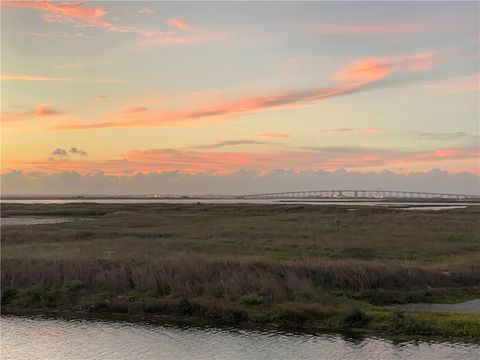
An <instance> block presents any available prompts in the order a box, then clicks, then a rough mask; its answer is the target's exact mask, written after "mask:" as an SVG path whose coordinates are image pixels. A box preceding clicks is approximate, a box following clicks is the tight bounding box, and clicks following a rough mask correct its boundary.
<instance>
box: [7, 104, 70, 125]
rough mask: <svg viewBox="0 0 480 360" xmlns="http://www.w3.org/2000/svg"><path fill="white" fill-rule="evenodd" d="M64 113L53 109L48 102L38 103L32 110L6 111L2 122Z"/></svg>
mask: <svg viewBox="0 0 480 360" xmlns="http://www.w3.org/2000/svg"><path fill="white" fill-rule="evenodd" d="M60 114H64V113H63V112H61V111H59V110H56V109H53V108H52V107H51V106H50V105H47V104H37V105H35V107H34V108H33V109H32V110H31V111H21V112H14V113H5V114H3V115H2V122H4V123H8V122H14V121H16V120H22V119H28V118H34V117H50V116H55V115H60Z"/></svg>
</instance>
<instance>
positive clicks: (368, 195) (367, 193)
mask: <svg viewBox="0 0 480 360" xmlns="http://www.w3.org/2000/svg"><path fill="white" fill-rule="evenodd" d="M237 198H238V199H408V200H411V199H447V200H480V195H467V194H444V193H435V192H419V191H397V190H314V191H290V192H275V193H265V194H251V195H241V196H237Z"/></svg>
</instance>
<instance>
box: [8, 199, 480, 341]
mask: <svg viewBox="0 0 480 360" xmlns="http://www.w3.org/2000/svg"><path fill="white" fill-rule="evenodd" d="M1 206H2V216H32V215H34V216H41V215H42V216H61V217H69V218H73V219H74V220H75V221H72V222H68V223H61V224H51V225H50V224H49V225H35V226H7V227H4V228H3V229H2V304H4V309H7V310H8V309H9V308H10V309H14V308H17V309H20V308H32V309H33V308H37V309H40V308H50V309H59V310H65V311H67V310H76V311H85V312H93V313H97V312H121V313H125V312H130V313H145V314H149V313H160V314H180V315H182V316H196V317H200V318H206V319H215V320H221V321H227V322H235V323H237V322H242V321H253V322H286V323H293V324H297V325H302V324H314V323H316V324H321V325H323V326H326V327H331V328H351V327H360V328H369V329H377V330H381V331H386V332H392V333H419V334H426V335H431V334H440V335H449V334H450V335H455V336H473V335H472V334H477V335H478V333H476V332H475V331H474V330H472V329H473V328H474V327H475V326H474V325H475V324H477V323H476V322H475V321H477V322H478V317H477V316H476V315H475V316H471V317H469V316H463V315H460V314H446V315H442V316H439V317H438V318H436V317H434V316H433V315H432V314H429V313H406V312H405V313H396V312H395V311H394V310H391V309H386V308H383V307H382V305H390V304H401V303H407V302H456V301H464V300H468V299H473V298H477V297H480V265H479V264H480V235H479V234H480V216H479V215H480V209H479V207H475V206H472V207H469V208H466V209H455V210H445V211H401V210H390V209H386V208H375V207H373V208H370V207H358V210H356V211H349V210H348V208H352V206H348V207H343V206H301V205H206V204H200V205H196V204H192V205H168V204H116V205H112V204H63V205H22V204H2V205H1ZM108 252H110V254H109V253H108ZM4 311H5V310H4ZM475 319H476V320H475ZM479 329H480V327H479ZM479 331H480V330H479Z"/></svg>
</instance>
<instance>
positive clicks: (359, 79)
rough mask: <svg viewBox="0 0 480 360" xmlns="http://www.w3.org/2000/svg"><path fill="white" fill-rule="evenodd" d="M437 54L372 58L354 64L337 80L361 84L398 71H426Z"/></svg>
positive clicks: (339, 74) (338, 74) (338, 76)
mask: <svg viewBox="0 0 480 360" xmlns="http://www.w3.org/2000/svg"><path fill="white" fill-rule="evenodd" d="M435 57H436V53H435V52H433V51H429V52H422V53H416V54H411V55H403V56H397V57H390V58H378V59H375V58H372V59H367V60H360V61H355V62H353V63H352V64H351V65H350V66H348V67H347V68H345V69H343V70H342V71H340V72H338V73H337V74H336V78H337V79H339V80H343V81H350V82H356V83H359V84H363V83H370V82H374V81H377V80H380V79H382V78H384V77H386V76H387V75H389V74H391V73H392V72H394V71H398V70H413V71H418V70H424V69H428V68H430V67H432V66H433V62H434V60H435Z"/></svg>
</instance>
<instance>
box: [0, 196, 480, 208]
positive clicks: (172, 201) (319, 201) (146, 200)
mask: <svg viewBox="0 0 480 360" xmlns="http://www.w3.org/2000/svg"><path fill="white" fill-rule="evenodd" d="M199 202H200V203H203V204H291V205H350V206H358V205H363V206H387V207H395V208H399V209H403V210H444V209H459V208H465V207H467V206H478V205H480V203H478V202H469V203H468V202H467V203H462V202H441V203H439V202H415V201H409V202H406V201H403V202H402V201H398V202H396V201H391V202H390V201H375V200H366V199H365V200H351V199H336V200H331V199H315V200H309V199H304V200H300V199H297V200H293V199H288V198H286V199H163V198H136V199H116V198H109V199H101V198H93V199H85V198H84V199H82V198H80V199H79V198H72V199H30V198H25V199H0V203H3V204H8V203H10V204H69V203H96V204H196V203H199Z"/></svg>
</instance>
